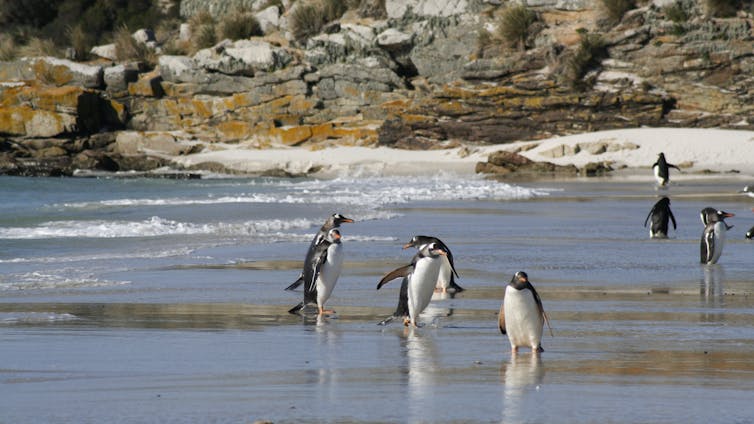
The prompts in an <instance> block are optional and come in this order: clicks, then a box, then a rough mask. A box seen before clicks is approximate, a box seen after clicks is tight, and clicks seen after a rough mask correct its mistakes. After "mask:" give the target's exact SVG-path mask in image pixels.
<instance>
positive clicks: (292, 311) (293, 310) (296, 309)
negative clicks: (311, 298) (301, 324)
mask: <svg viewBox="0 0 754 424" xmlns="http://www.w3.org/2000/svg"><path fill="white" fill-rule="evenodd" d="M302 309H304V302H301V303H299V304H298V305H296V306H294V307H292V308H291V309H289V310H288V313H289V314H294V315H295V314H298V313H299V312H300V311H301V310H302Z"/></svg>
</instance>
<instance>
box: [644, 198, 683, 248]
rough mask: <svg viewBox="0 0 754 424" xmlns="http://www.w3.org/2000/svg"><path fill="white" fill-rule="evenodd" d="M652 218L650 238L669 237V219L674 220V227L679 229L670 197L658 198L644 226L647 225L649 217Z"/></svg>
mask: <svg viewBox="0 0 754 424" xmlns="http://www.w3.org/2000/svg"><path fill="white" fill-rule="evenodd" d="M650 217H651V218H652V226H651V227H649V237H650V238H667V237H668V220H672V221H673V229H674V230H675V229H677V227H676V223H675V217H674V216H673V212H672V211H671V210H670V199H668V198H667V197H663V198H662V199H660V200H658V201H657V203H655V205H654V206H652V209H651V210H650V211H649V214H648V215H647V218H646V219H645V220H644V226H645V227H646V226H647V222H648V221H649V218H650Z"/></svg>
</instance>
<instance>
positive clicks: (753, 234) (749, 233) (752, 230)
mask: <svg viewBox="0 0 754 424" xmlns="http://www.w3.org/2000/svg"><path fill="white" fill-rule="evenodd" d="M746 238H747V239H749V240H751V239H752V238H754V227H751V228H749V231H747V232H746Z"/></svg>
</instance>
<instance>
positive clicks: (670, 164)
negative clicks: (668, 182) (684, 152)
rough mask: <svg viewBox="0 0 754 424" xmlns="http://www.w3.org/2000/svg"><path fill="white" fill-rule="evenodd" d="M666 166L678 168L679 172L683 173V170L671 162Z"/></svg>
mask: <svg viewBox="0 0 754 424" xmlns="http://www.w3.org/2000/svg"><path fill="white" fill-rule="evenodd" d="M668 168H675V169H677V170H678V172H680V173H683V171H682V170H681V168H679V167H677V166H675V165H673V164H672V163H669V164H668Z"/></svg>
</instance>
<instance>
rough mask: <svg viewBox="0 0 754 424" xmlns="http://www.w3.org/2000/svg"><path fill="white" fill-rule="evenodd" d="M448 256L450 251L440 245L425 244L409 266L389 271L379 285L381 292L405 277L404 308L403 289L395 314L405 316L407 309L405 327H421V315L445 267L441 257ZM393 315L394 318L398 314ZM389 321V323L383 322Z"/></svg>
mask: <svg viewBox="0 0 754 424" xmlns="http://www.w3.org/2000/svg"><path fill="white" fill-rule="evenodd" d="M446 255H447V252H445V250H443V249H442V248H441V247H440V246H439V245H438V244H437V243H429V244H425V245H423V246H421V248H420V249H419V252H418V253H417V254H416V255H414V257H413V260H412V261H411V263H410V264H408V265H405V266H402V267H400V268H396V269H394V270H392V271H390V272H388V273H387V274H385V276H384V277H382V279H381V280H380V282H379V283H378V284H377V290H379V289H380V288H381V287H382V286H384V285H385V284H387V283H388V282H390V281H392V280H394V279H396V278H398V277H403V283H405V285H406V294H405V306H403V305H402V303H403V300H404V297H403V294H402V293H403V287H401V295H400V297H399V300H398V308H397V309H396V313H404V312H405V311H404V308H405V309H408V318H406V317H405V315H404V320H403V324H404V325H406V326H408V325H409V324H411V325H413V326H414V327H418V326H419V325H418V319H419V314H421V313H422V311H424V309H425V308H426V307H427V305H429V301H430V300H431V299H432V293H434V291H435V285H436V284H437V276H438V275H439V273H440V268H441V267H442V257H443V256H446ZM393 316H394V317H395V314H394V315H393ZM386 321H388V320H385V321H383V322H386Z"/></svg>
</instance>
